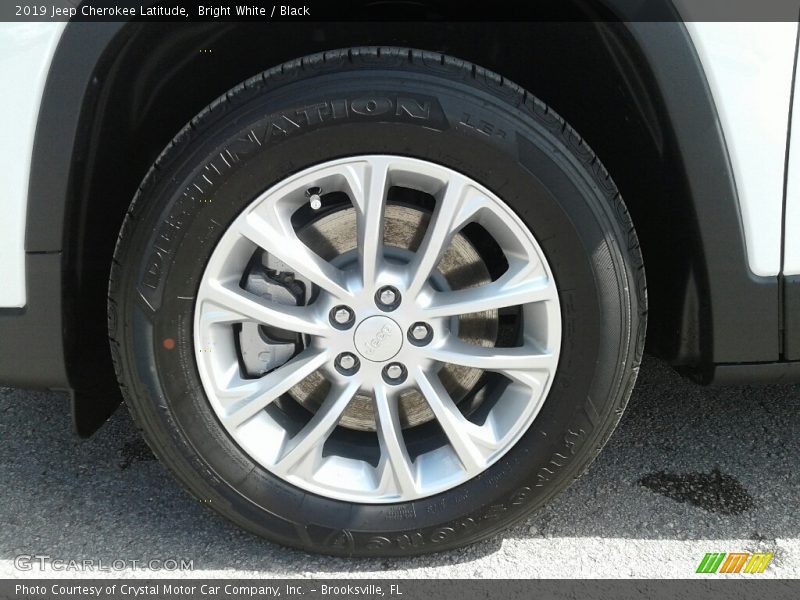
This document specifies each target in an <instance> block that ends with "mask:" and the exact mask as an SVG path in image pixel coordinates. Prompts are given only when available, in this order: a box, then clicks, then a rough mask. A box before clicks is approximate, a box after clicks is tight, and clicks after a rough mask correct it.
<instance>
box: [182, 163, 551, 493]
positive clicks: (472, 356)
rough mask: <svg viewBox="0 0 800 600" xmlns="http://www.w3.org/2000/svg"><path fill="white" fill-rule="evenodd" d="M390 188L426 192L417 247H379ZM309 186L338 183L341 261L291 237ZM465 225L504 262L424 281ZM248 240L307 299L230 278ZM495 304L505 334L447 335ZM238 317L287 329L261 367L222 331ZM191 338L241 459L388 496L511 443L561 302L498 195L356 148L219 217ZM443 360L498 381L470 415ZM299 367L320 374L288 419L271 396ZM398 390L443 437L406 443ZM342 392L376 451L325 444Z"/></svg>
mask: <svg viewBox="0 0 800 600" xmlns="http://www.w3.org/2000/svg"><path fill="white" fill-rule="evenodd" d="M395 186H396V187H401V188H408V189H411V190H417V191H419V192H424V193H425V194H429V195H430V196H431V197H433V198H434V199H435V207H434V208H433V211H432V214H431V216H430V222H429V224H428V226H427V229H426V230H425V232H424V236H423V237H422V238H421V242H420V243H419V247H418V248H417V250H416V251H415V252H412V253H408V254H407V255H404V256H401V257H398V256H393V255H390V253H389V251H388V248H387V247H385V245H384V220H385V216H386V214H387V208H386V207H387V199H388V197H389V193H390V188H392V187H395ZM315 188H319V190H321V191H322V192H321V193H322V196H321V198H322V199H323V200H322V202H323V203H324V198H325V195H326V194H329V193H331V192H337V193H344V194H346V196H347V197H348V198H349V200H350V202H351V203H352V206H351V210H354V211H355V215H356V232H355V235H356V239H357V252H356V253H355V256H353V257H351V260H350V261H349V262H348V261H347V260H344V258H343V259H342V260H331V261H328V260H325V259H323V258H322V257H321V256H320V255H319V254H318V253H316V252H314V251H313V250H312V249H311V248H310V247H309V245H307V244H306V243H304V242H303V241H302V239H301V237H300V236H299V235H298V231H297V228H296V225H295V223H294V222H293V216H295V215H296V214H297V213H298V211H299V210H301V209H304V208H305V207H306V206H307V205H308V204H309V195H308V190H315ZM317 193H318V192H316V190H315V194H317ZM311 208H312V210H318V209H319V208H320V207H319V206H318V205H315V207H311ZM472 223H476V224H478V225H479V226H480V227H481V228H482V231H485V233H487V234H488V235H489V236H491V238H492V239H493V240H494V242H495V243H496V244H497V246H498V247H499V248H500V249H501V250H502V253H503V255H504V257H505V261H506V262H507V266H506V268H505V271H504V272H503V273H502V274H500V275H499V276H498V277H496V278H495V279H494V280H492V281H490V282H488V283H485V284H484V285H480V286H477V287H471V288H468V289H457V290H454V289H446V287H443V286H442V285H438V284H437V283H436V281H435V279H436V272H437V267H438V265H439V264H440V261H441V260H442V257H443V256H444V255H445V253H446V251H447V249H448V247H449V246H450V245H451V244H452V243H453V240H454V239H455V238H456V236H458V235H459V232H460V231H462V230H463V228H464V227H465V226H467V225H468V224H472ZM259 251H264V252H266V253H267V254H269V255H270V256H271V257H273V258H274V259H275V260H277V261H278V262H279V263H280V264H281V265H283V266H284V267H285V270H287V271H291V272H292V273H294V274H296V276H297V277H298V278H302V279H303V280H304V281H307V282H309V284H310V285H311V287H312V288H313V293H311V294H309V297H310V302H309V303H307V304H303V305H292V304H286V303H279V302H276V301H271V300H268V299H265V297H264V296H263V295H262V296H259V295H256V294H253V293H251V292H250V291H248V290H246V289H245V288H244V287H242V280H243V278H244V275H245V274H246V272H247V269H248V265H249V264H251V261H252V259H253V256H254V254H255V253H257V252H259ZM387 286H390V287H391V289H393V290H396V291H397V292H398V294H397V295H398V296H399V298H398V299H397V301H396V302H395V303H394V304H393V305H392V306H391V307H388V308H387V306H385V305H382V304H381V302H380V299H379V298H378V297H376V295H377V296H381V295H382V294H378V292H379V290H382V289H384V288H386V287H387ZM383 297H384V299H389V295H385V296H383ZM340 307H347V308H348V309H349V310H351V311H353V313H354V315H355V321H354V324H353V325H352V327H346V328H342V327H339V326H334V324H333V322H332V320H331V313H332V311H334V309H336V310H338V309H339V308H340ZM509 307H519V309H518V310H519V314H520V316H521V317H520V323H521V326H520V331H519V332H518V339H517V340H516V341H515V344H516V345H513V346H510V347H506V346H503V347H485V346H482V345H476V344H471V343H467V342H465V341H464V340H463V339H461V338H459V335H458V327H459V325H458V323H459V321H458V319H459V318H460V317H461V316H463V315H472V314H475V313H481V312H483V311H497V310H504V309H507V308H509ZM246 324H257V325H262V326H268V327H271V328H275V329H280V330H283V331H290V332H294V333H296V334H298V339H301V340H302V343H301V348H300V349H299V351H298V352H296V353H295V355H294V356H292V357H291V358H290V359H289V360H288V361H287V362H285V363H283V364H282V365H280V366H278V367H276V368H274V369H273V370H271V371H269V372H267V373H266V374H264V375H262V376H259V377H251V376H248V375H247V374H246V373H245V372H244V371H243V369H242V365H241V362H240V360H241V359H240V349H239V348H238V347H237V341H236V335H235V334H234V331H235V328H236V327H237V326H244V325H246ZM419 324H424V325H427V326H428V327H429V328H430V339H425V340H424V342H423V343H412V342H411V339H410V336H412V328H414V327H416V326H418V325H419ZM194 343H195V349H196V355H197V366H198V370H199V374H200V378H201V381H202V384H203V387H204V389H205V392H206V394H207V396H208V399H209V401H210V403H211V406H212V407H213V409H214V411H215V413H216V415H217V416H218V418H219V420H220V422H221V423H222V425H223V427H224V428H225V429H226V430H227V432H228V433H229V434H230V435H231V437H232V438H233V439H234V440H235V441H236V442H237V443H238V444H239V445H240V446H241V447H242V448H243V449H244V450H245V451H246V452H247V453H248V454H249V455H250V457H251V458H252V459H253V460H254V461H256V462H257V463H259V464H260V465H262V466H263V467H264V468H266V469H268V470H269V471H271V472H272V473H274V474H275V475H277V476H279V477H281V478H283V479H284V480H286V481H288V482H289V483H291V484H294V485H296V486H298V487H300V488H302V489H304V490H306V491H309V492H312V493H316V494H319V495H322V496H325V497H329V498H335V499H339V500H346V501H352V502H364V503H388V502H401V501H409V500H414V499H417V498H422V497H425V496H430V495H432V494H436V493H439V492H442V491H445V490H447V489H450V488H453V487H455V486H458V485H460V484H462V483H464V482H465V481H467V480H469V479H471V478H473V477H475V476H476V475H478V474H479V473H481V472H483V471H484V470H486V469H487V468H489V467H490V466H491V465H492V464H493V463H495V462H496V461H497V460H498V459H499V458H500V457H501V456H503V455H504V454H505V453H506V452H507V451H508V450H509V449H510V448H511V447H512V446H513V445H514V444H515V443H516V442H517V441H518V440H519V438H520V437H521V436H522V434H523V433H524V432H525V431H526V430H527V429H528V428H529V427H530V425H531V423H532V422H533V419H534V418H535V417H536V414H537V413H538V412H539V410H540V408H541V406H542V404H543V402H544V400H545V398H546V397H547V393H548V390H549V388H550V385H551V383H552V381H553V378H554V375H555V372H556V368H557V366H558V358H559V350H560V345H561V313H560V306H559V300H558V292H557V288H556V285H555V281H554V279H553V275H552V273H551V271H550V268H549V266H548V264H547V261H546V259H545V257H544V254H543V253H542V251H541V249H540V247H539V245H538V244H537V242H536V240H535V239H534V237H533V235H532V234H531V232H530V231H529V230H528V229H527V227H525V226H524V225H523V223H522V222H521V221H520V219H519V218H518V217H517V216H516V214H514V212H513V211H512V210H511V209H510V208H509V207H508V206H507V205H506V204H505V203H504V202H503V201H502V200H501V199H500V198H498V197H497V196H496V195H495V194H493V193H492V192H490V191H489V190H487V189H486V188H484V187H483V186H481V185H480V184H478V183H477V182H475V181H473V180H472V179H470V178H468V177H465V176H464V175H461V174H459V173H457V172H456V171H454V170H452V169H449V168H447V167H444V166H441V165H437V164H434V163H431V162H428V161H422V160H417V159H411V158H405V157H399V156H375V155H369V156H357V157H351V158H345V159H339V160H334V161H331V162H327V163H323V164H320V165H317V166H315V167H311V168H309V169H306V170H304V171H302V172H300V173H298V174H296V175H294V176H292V177H290V178H288V179H286V180H284V181H283V182H281V183H279V184H277V185H275V186H274V187H272V188H271V189H269V190H267V191H266V192H264V193H263V194H262V195H260V196H259V197H258V198H256V199H255V200H254V201H253V202H252V203H251V204H250V205H249V206H248V207H247V208H246V209H245V210H244V211H243V212H242V213H241V214H240V215H239V216H238V217H237V218H236V219H235V220H234V222H233V223H232V224H231V226H230V227H229V228H228V230H227V231H226V232H225V233H224V234H223V236H222V238H221V239H220V241H219V243H218V245H217V247H216V248H215V249H214V251H213V253H212V256H211V258H210V260H209V263H208V265H207V267H206V269H205V273H204V275H203V279H202V282H201V284H200V287H199V290H198V293H197V298H196V305H195V317H194ZM343 354H347V355H351V354H352V355H355V357H356V358H357V359H358V360H357V361H356V362H357V365H356V366H355V367H354V368H353V369H349V370H344V369H341V368H337V357H340V356H341V355H343ZM349 363H350V361H348V364H349ZM395 365H399V366H400V367H402V369H403V370H404V372H403V373H402V375H403V377H402V378H399V379H397V380H391V379H390V380H387V377H386V376H385V370H386V369H387V367H389V366H391V367H393V369H392V371H393V372H395V371H396V369H394V366H395ZM445 365H455V366H458V367H463V368H467V369H479V370H481V371H483V372H486V373H495V374H497V375H498V376H499V380H500V381H502V382H503V384H502V385H498V386H496V387H495V390H496V393H494V394H493V396H492V400H491V402H487V403H486V405H485V407H484V408H483V410H479V411H476V412H475V413H474V414H470V413H469V412H468V411H466V410H463V408H462V406H461V405H460V404H456V402H455V401H454V399H453V398H452V397H451V395H450V393H449V392H448V389H447V387H446V386H445V385H444V384H443V378H442V376H441V373H442V372H443V370H444V369H443V367H444V366H445ZM311 377H315V378H320V377H322V378H324V380H325V381H326V382H327V383H328V386H327V395H326V396H325V398H324V400H323V401H322V402H321V404H320V406H319V408H318V409H317V410H316V412H314V414H313V415H311V416H309V418H308V420H307V421H306V422H305V423H302V424H301V425H300V426H297V425H293V424H292V423H290V422H289V420H288V419H287V418H285V416H284V415H283V413H282V412H281V411H280V410H278V408H277V407H278V405H279V404H280V403H281V402H282V398H286V397H287V396H289V395H290V392H291V391H292V390H293V389H294V388H295V387H296V386H300V385H302V384H303V382H304V381H306V380H307V379H309V378H311ZM398 382H399V383H398ZM410 391H414V392H415V393H418V394H419V395H420V396H421V397H422V398H423V399H424V401H425V402H426V403H427V409H429V411H430V413H431V414H432V418H433V419H435V421H436V423H437V424H438V427H439V428H440V430H441V432H442V434H443V436H444V437H443V439H444V440H445V442H444V443H443V444H441V445H438V446H434V447H422V449H420V448H416V449H414V451H413V452H412V451H411V450H410V444H409V440H412V439H413V437H414V435H415V431H416V428H415V427H409V426H408V425H407V426H406V427H405V428H404V427H403V424H402V423H401V415H400V412H401V411H400V409H399V406H400V399H401V398H402V397H403V394H408V393H409V392H410ZM357 395H361V396H364V395H366V396H368V397H369V398H370V399H371V400H372V402H373V403H374V415H375V429H376V433H377V436H376V437H377V443H376V448H377V449H378V452H377V456H367V455H364V456H360V455H359V454H358V452H357V451H355V452H354V451H353V450H352V444H351V445H349V446H347V445H345V446H344V447H342V446H336V445H335V444H334V445H332V446H331V447H328V444H327V442H328V441H329V439H330V438H331V436H332V434H333V433H334V431H335V430H336V429H337V425H339V423H340V420H341V419H342V417H343V415H344V414H345V413H346V411H347V409H348V405H349V404H350V403H351V401H353V399H354V398H356V397H357ZM273 409H274V410H273ZM340 429H341V427H340ZM373 435H374V434H373Z"/></svg>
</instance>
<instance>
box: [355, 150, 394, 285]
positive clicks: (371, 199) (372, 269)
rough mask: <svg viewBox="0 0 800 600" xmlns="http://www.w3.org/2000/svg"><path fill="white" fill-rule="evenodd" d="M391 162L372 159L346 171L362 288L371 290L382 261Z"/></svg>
mask: <svg viewBox="0 0 800 600" xmlns="http://www.w3.org/2000/svg"><path fill="white" fill-rule="evenodd" d="M389 166H390V162H389V160H388V159H382V158H381V159H378V158H376V159H373V160H370V161H369V162H363V163H359V164H358V165H353V166H350V167H348V169H347V179H348V181H349V185H350V191H351V194H352V198H351V199H352V201H353V204H354V205H355V208H356V214H357V217H356V218H357V223H358V225H357V228H358V232H357V235H358V237H357V240H358V258H359V261H360V263H361V275H362V280H363V285H364V287H365V288H367V289H372V288H373V287H374V285H375V278H376V277H377V274H378V272H379V271H380V268H381V264H382V262H383V215H384V208H385V206H386V196H387V194H388V192H389Z"/></svg>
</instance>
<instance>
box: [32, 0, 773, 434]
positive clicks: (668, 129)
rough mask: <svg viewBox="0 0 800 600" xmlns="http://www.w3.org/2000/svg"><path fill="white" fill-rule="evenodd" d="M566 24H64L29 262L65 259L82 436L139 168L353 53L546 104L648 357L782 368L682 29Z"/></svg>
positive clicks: (63, 292)
mask: <svg viewBox="0 0 800 600" xmlns="http://www.w3.org/2000/svg"><path fill="white" fill-rule="evenodd" d="M662 4H664V5H665V6H667V5H668V2H666V1H665V2H662ZM572 9H574V7H572ZM565 14H566V9H565ZM617 17H624V14H623V13H617ZM562 27H563V25H559V24H558V23H555V22H545V23H536V24H514V23H503V24H496V25H495V26H493V27H492V28H486V27H485V25H483V24H480V23H475V24H469V23H453V24H442V23H431V24H427V23H426V24H417V25H415V27H413V28H410V27H408V25H407V24H403V23H385V24H382V25H381V27H375V26H374V25H368V24H362V23H347V24H336V25H333V24H316V25H313V26H310V32H309V35H307V36H303V37H302V38H301V37H300V36H297V35H296V25H294V24H289V25H288V26H282V25H281V24H271V25H270V28H269V29H268V30H265V29H261V30H259V29H258V27H257V25H253V24H246V23H225V24H207V23H195V24H188V25H184V24H180V25H179V24H155V23H153V24H122V23H103V24H100V23H92V24H89V23H71V24H69V25H68V27H67V29H66V31H65V33H64V36H63V38H62V41H61V43H60V45H59V48H58V51H57V53H56V56H55V58H54V61H53V66H52V68H51V73H50V76H49V78H48V82H47V85H46V88H45V93H44V97H43V104H42V109H41V113H40V119H39V126H38V128H37V134H36V142H35V146H34V156H33V164H32V172H31V188H30V199H29V208H28V220H27V223H28V226H27V227H28V229H27V236H26V251H27V252H28V253H29V255H36V254H42V253H58V252H60V253H61V274H60V280H58V281H53V282H51V284H50V286H51V287H52V298H51V299H49V300H48V301H50V302H54V301H58V302H59V306H58V307H55V308H54V310H57V311H58V313H59V314H60V315H61V321H62V331H63V357H64V363H65V365H66V369H65V372H66V377H67V379H68V381H65V382H63V386H62V387H65V388H68V389H72V390H75V391H76V394H75V398H76V399H75V402H74V406H75V419H76V424H77V426H78V430H79V431H80V432H83V433H90V432H91V431H93V430H94V429H95V428H96V427H97V426H99V424H100V423H102V422H103V421H104V420H105V418H107V416H108V415H109V414H110V413H111V412H112V411H113V410H114V408H115V407H116V405H117V404H118V402H119V396H118V394H117V393H115V392H113V390H114V386H115V378H114V373H113V368H112V365H111V360H110V353H109V352H110V351H109V349H108V344H107V341H106V340H107V334H106V308H105V307H106V282H107V279H108V272H109V268H110V261H111V252H112V250H113V246H114V243H115V241H116V237H117V232H118V229H119V225H120V224H121V222H122V218H123V216H124V214H125V211H126V209H127V207H128V205H129V203H130V200H131V198H132V197H133V194H134V192H135V190H136V188H137V186H138V185H139V182H140V181H141V179H142V177H143V176H144V173H145V172H146V170H147V169H148V168H149V166H150V164H151V163H152V162H153V161H154V159H155V158H156V156H157V155H158V153H159V152H160V151H161V149H162V148H163V147H164V146H165V145H166V144H167V143H168V142H169V140H170V139H171V138H172V137H173V136H174V135H175V133H177V131H178V130H179V129H180V128H181V127H182V126H183V125H184V124H185V123H186V122H188V121H189V120H190V119H191V118H192V117H193V116H194V115H195V114H196V113H197V112H199V111H200V110H201V109H202V108H203V107H204V106H205V105H206V104H208V103H209V102H211V101H212V100H213V99H214V98H215V97H217V96H218V95H220V94H222V93H224V92H225V91H226V90H227V89H229V88H230V87H232V86H233V85H235V84H236V83H238V82H239V81H241V80H243V79H245V78H247V77H249V76H251V75H253V74H254V73H257V72H260V71H262V70H265V69H267V68H269V67H271V66H274V65H275V64H279V63H281V62H283V61H285V60H289V59H293V58H296V57H299V56H303V55H306V54H309V53H312V52H317V51H321V50H328V49H334V48H341V47H350V46H361V45H393V46H405V47H416V48H422V49H425V50H433V51H441V52H443V53H446V54H450V55H452V56H456V57H459V58H463V59H466V60H471V61H474V62H476V63H477V64H480V65H483V66H486V67H487V68H489V69H492V70H494V71H496V72H499V73H501V74H502V75H503V76H507V77H509V78H510V79H512V80H514V81H516V82H517V83H519V84H520V85H522V86H523V87H524V88H526V89H528V90H529V91H531V92H532V93H534V94H536V95H537V96H539V97H541V98H542V99H543V100H544V101H545V102H547V103H548V104H550V105H552V106H553V107H555V109H556V110H557V111H558V112H559V113H560V114H561V115H562V116H564V117H565V118H566V119H567V121H568V122H570V123H571V124H572V125H573V126H574V127H575V129H576V130H577V131H578V132H580V133H581V135H583V136H584V138H585V139H586V140H587V141H588V142H589V144H590V145H591V146H592V147H593V149H594V150H595V151H596V152H597V154H598V156H600V157H601V159H602V160H603V162H604V164H605V165H606V167H607V168H608V170H609V172H610V173H612V176H613V177H614V179H615V181H616V183H617V184H618V186H619V188H620V190H621V191H622V195H623V197H624V198H625V200H626V202H627V204H628V207H629V209H630V211H631V214H632V217H633V221H634V223H635V226H636V228H637V232H638V234H639V237H640V239H641V241H642V248H643V253H644V258H645V265H646V268H647V270H648V273H647V276H648V284H649V285H648V287H649V288H650V319H649V320H650V324H651V326H650V331H649V332H648V347H649V350H650V352H652V353H654V354H657V355H659V356H661V357H663V358H665V359H666V360H668V361H669V362H670V363H672V364H673V365H676V366H679V367H685V368H688V369H690V370H692V371H694V372H696V373H699V374H700V376H701V377H702V374H703V373H705V372H706V370H707V369H710V368H711V366H712V365H714V364H716V363H726V362H769V361H775V360H777V359H778V353H779V348H778V335H779V326H778V317H779V315H778V292H777V290H778V287H777V279H775V278H757V277H755V276H753V275H752V274H751V273H750V271H749V268H748V266H747V260H746V253H745V241H744V234H743V229H742V226H741V217H740V214H739V208H738V198H737V194H736V188H735V184H734V180H733V174H732V171H731V167H730V163H729V160H728V155H727V150H726V147H725V141H724V135H723V132H722V130H721V128H720V124H719V120H718V119H717V116H716V109H715V107H714V103H713V99H712V97H711V95H710V92H709V89H708V86H707V84H706V81H705V76H704V73H703V70H702V66H701V64H700V62H699V60H698V58H697V55H696V53H695V51H694V48H693V46H692V44H691V40H690V39H689V36H688V34H687V32H686V30H685V28H684V26H683V25H682V24H681V23H679V22H662V23H637V22H635V21H634V22H629V23H622V22H619V21H618V20H615V18H614V15H610V16H609V21H608V22H606V23H599V22H598V23H594V22H590V21H587V22H582V23H572V24H570V27H573V28H579V30H578V31H579V33H577V34H576V33H575V29H571V35H569V36H567V35H566V34H565V33H564V29H562ZM475 39H480V40H481V44H480V45H476V44H474V40H475ZM520 48H525V52H520ZM676 73H680V77H676V75H675V74H676ZM587 89H588V90H591V93H590V94H587V93H586V90H587ZM597 115H602V118H597ZM633 159H635V160H636V163H635V166H633V163H632V160H633ZM665 224H666V226H665ZM32 301H33V302H37V301H41V300H37V299H32ZM742 315H747V318H746V319H742V318H741V317H742Z"/></svg>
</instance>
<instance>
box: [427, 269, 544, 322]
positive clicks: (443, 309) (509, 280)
mask: <svg viewBox="0 0 800 600" xmlns="http://www.w3.org/2000/svg"><path fill="white" fill-rule="evenodd" d="M555 297H556V292H555V287H554V286H553V285H552V283H551V281H550V280H549V279H548V278H547V276H541V277H535V278H528V279H525V278H522V277H505V276H503V277H501V278H500V279H498V280H497V281H495V282H493V283H488V284H486V285H482V286H479V287H475V288H468V289H464V290H456V291H451V292H438V293H436V294H434V296H433V299H432V301H431V303H430V305H429V306H428V307H427V308H425V309H423V313H424V315H425V317H424V318H426V319H434V318H437V317H453V316H458V315H465V314H469V313H476V312H480V311H484V310H493V309H495V310H496V309H499V308H506V307H509V306H518V305H522V304H529V303H531V302H542V301H545V300H552V299H553V298H555Z"/></svg>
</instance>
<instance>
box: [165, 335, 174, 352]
mask: <svg viewBox="0 0 800 600" xmlns="http://www.w3.org/2000/svg"><path fill="white" fill-rule="evenodd" d="M174 347H175V340H173V339H172V338H165V339H164V348H166V349H167V350H172V349H173V348H174Z"/></svg>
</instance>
